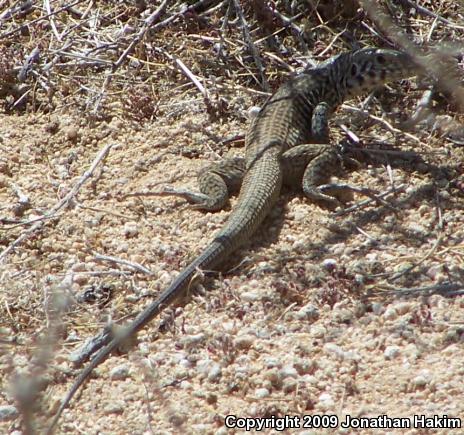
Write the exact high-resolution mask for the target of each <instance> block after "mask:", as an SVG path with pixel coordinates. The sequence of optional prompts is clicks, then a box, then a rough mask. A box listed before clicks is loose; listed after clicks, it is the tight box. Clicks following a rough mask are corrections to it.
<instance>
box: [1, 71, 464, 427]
mask: <svg viewBox="0 0 464 435" xmlns="http://www.w3.org/2000/svg"><path fill="white" fill-rule="evenodd" d="M171 79H172V77H167V80H166V81H165V82H163V84H162V86H163V90H162V92H161V91H160V95H159V112H158V114H157V116H156V117H155V119H154V120H153V121H152V122H146V123H144V124H140V123H136V122H131V121H129V120H128V117H126V116H124V114H123V113H122V112H118V113H119V115H114V116H111V117H109V118H108V120H106V121H104V122H96V123H91V122H90V121H88V119H87V117H85V116H82V112H81V111H79V110H77V109H73V108H68V109H66V110H61V111H56V112H52V113H50V114H44V113H43V112H42V111H40V110H39V111H37V112H35V113H30V112H27V111H26V112H22V113H6V112H1V113H0V219H1V220H0V251H3V250H5V249H8V248H9V247H10V246H11V245H12V244H13V243H15V240H16V239H17V238H18V237H21V236H22V235H24V234H25V233H27V231H28V229H29V228H31V225H32V223H27V222H30V221H34V220H35V219H38V218H40V217H42V216H44V214H46V213H47V212H48V211H50V210H52V209H53V207H54V206H55V205H56V204H57V203H59V202H60V201H61V200H62V199H63V198H65V197H66V195H67V194H69V192H71V189H72V188H73V187H74V186H76V184H77V183H79V181H82V180H83V181H85V182H84V184H83V185H82V187H81V188H80V189H79V191H78V193H77V194H76V195H74V196H73V198H72V200H71V201H70V202H69V203H68V204H67V206H66V207H63V208H61V209H60V210H58V211H57V212H56V213H55V214H54V215H53V216H51V217H50V218H47V219H46V220H45V221H44V225H43V226H41V227H40V228H38V229H37V231H35V232H33V233H32V234H30V235H29V236H28V237H26V238H25V240H24V241H22V242H21V243H19V244H18V245H17V246H16V247H15V249H14V250H13V251H12V252H11V253H9V255H8V256H7V257H6V258H5V261H4V262H3V263H2V264H0V289H1V291H0V338H1V340H0V382H1V388H0V432H1V433H6V434H14V435H19V434H21V433H26V432H25V431H21V427H22V426H21V422H22V421H23V418H24V416H25V415H27V412H25V413H24V412H23V414H20V411H21V410H20V409H19V407H18V404H17V402H16V401H15V399H14V397H15V395H16V396H17V395H18V394H20V395H21V394H22V396H26V397H27V395H28V394H29V393H30V397H34V400H33V403H32V404H28V405H27V407H28V408H29V410H30V411H31V413H30V414H29V418H30V420H31V421H32V422H33V423H34V424H35V425H36V426H37V428H38V429H37V433H44V428H45V427H46V426H47V422H49V421H50V418H51V417H52V415H53V413H54V412H55V411H56V409H57V407H58V405H59V402H60V400H61V399H62V398H63V397H64V395H65V393H66V391H67V390H68V389H69V388H70V386H71V385H72V382H73V380H74V379H75V377H76V374H77V373H78V370H77V369H75V367H74V365H73V363H72V362H71V361H70V360H69V357H70V355H72V353H73V352H74V351H75V350H76V349H78V348H79V347H80V346H82V345H83V344H84V342H85V341H86V340H87V339H89V338H90V337H92V336H94V335H96V334H98V333H99V332H100V331H101V330H102V328H103V327H104V326H105V325H107V324H108V322H110V321H112V322H116V323H124V322H127V321H129V320H130V319H131V318H132V317H133V316H134V315H135V314H136V313H138V312H139V311H140V310H141V309H142V308H143V307H144V306H145V305H146V304H147V303H149V301H150V300H152V299H153V298H154V297H156V295H157V294H158V293H159V292H160V291H161V290H163V289H164V288H166V286H167V285H168V284H169V283H170V281H171V280H172V279H173V278H174V277H175V276H176V275H177V274H178V273H179V271H180V270H181V269H182V267H183V266H185V265H186V264H187V262H188V261H189V259H191V258H192V257H194V256H195V254H197V253H198V252H200V250H201V248H202V247H204V246H205V245H206V243H207V242H208V240H209V239H210V238H211V237H212V235H213V234H214V233H215V231H217V230H218V229H219V228H220V227H221V225H222V224H223V223H224V221H225V219H226V217H227V216H228V214H229V212H230V207H229V208H228V209H226V210H223V211H220V212H217V213H203V212H200V211H195V210H192V209H190V208H189V207H188V206H186V203H185V201H184V200H182V199H179V198H173V197H166V196H155V195H142V193H147V192H159V191H160V190H161V189H162V188H163V187H165V186H175V187H186V188H190V189H195V186H196V182H195V175H196V173H197V172H198V171H199V170H200V169H201V168H203V167H204V166H205V165H207V164H208V163H211V162H213V161H217V160H219V159H220V158H221V157H225V156H230V155H241V154H243V148H242V147H243V141H240V140H238V141H232V142H227V143H221V142H220V141H221V140H222V139H224V138H231V137H234V136H237V135H242V134H244V132H245V131H246V125H247V121H246V119H245V114H246V110H247V109H248V108H249V107H251V106H252V105H258V106H259V105H261V104H262V103H263V101H264V96H260V95H259V93H257V92H254V93H253V92H248V91H246V90H244V89H243V88H239V87H237V88H234V89H229V92H228V93H227V98H228V101H229V116H228V117H227V118H226V119H223V120H217V119H216V120H211V119H210V118H209V117H208V115H207V114H206V112H205V107H204V104H203V99H202V98H201V97H200V96H199V95H198V93H197V92H196V91H195V90H194V89H193V87H192V85H191V84H190V83H189V82H188V80H185V79H183V82H182V83H183V84H182V86H180V85H179V86H177V85H178V84H175V83H174V82H172V80H171ZM177 79H178V76H177ZM186 88H188V89H190V93H188V94H187V93H186V92H185V89H186ZM192 89H193V91H192ZM421 95H422V93H421V91H420V90H418V89H417V87H416V82H414V81H405V82H403V83H401V84H394V85H392V86H389V87H388V88H387V89H384V90H383V91H382V92H381V93H380V94H378V95H377V96H376V97H375V98H371V99H370V100H369V101H367V102H366V101H364V102H363V101H362V100H356V101H350V102H347V105H348V106H346V107H344V108H341V109H340V110H339V111H338V112H337V113H336V114H335V116H334V119H333V123H332V125H331V134H332V136H333V138H334V140H337V139H340V138H342V137H346V135H345V133H344V132H343V130H342V129H341V128H340V127H339V124H341V123H342V124H344V125H345V126H347V128H349V129H350V130H351V131H352V132H354V133H355V134H356V135H358V136H359V137H360V138H361V140H362V142H363V144H364V145H365V146H372V147H375V146H377V145H379V144H382V145H383V146H384V147H385V145H390V146H393V147H394V149H395V150H396V151H400V150H403V151H412V152H413V153H414V154H415V156H412V157H409V159H408V160H404V157H405V156H404V155H400V154H394V153H391V154H388V155H387V156H386V160H384V161H383V164H376V165H374V164H364V165H363V166H362V167H361V168H359V169H358V170H357V171H354V172H350V173H348V174H346V177H345V178H344V179H343V181H345V182H348V183H350V184H352V185H356V186H363V187H369V188H371V189H374V190H376V191H377V192H384V191H387V190H388V189H391V187H392V185H394V186H396V187H399V186H401V189H399V191H398V192H397V193H395V194H390V195H389V196H387V197H386V199H385V202H384V203H382V204H380V203H377V204H376V203H373V202H371V203H370V204H368V205H367V206H365V207H363V208H357V209H355V210H353V211H350V212H348V213H346V214H344V215H340V216H337V215H334V214H333V213H331V212H329V211H327V210H325V209H323V208H321V207H319V206H317V205H315V204H311V203H310V202H309V201H308V200H306V199H305V198H304V197H303V196H302V195H301V193H300V192H291V191H289V190H285V189H284V191H283V192H282V195H281V199H280V200H279V202H278V204H277V206H276V207H275V209H274V210H272V213H271V214H270V216H269V217H268V218H267V220H266V221H265V223H264V224H263V226H262V229H260V230H259V231H258V232H257V233H256V235H255V236H254V237H253V238H252V239H251V240H250V242H249V243H248V244H247V245H246V246H244V247H243V248H242V249H241V250H240V251H239V252H238V253H237V254H234V255H233V258H231V259H230V262H229V264H228V265H227V267H226V269H225V270H224V271H223V272H222V273H220V274H219V273H216V274H213V275H211V276H209V277H207V278H206V279H205V280H204V281H203V282H202V283H201V284H200V285H199V286H198V287H197V288H196V289H192V291H191V293H190V294H189V296H188V298H187V299H186V300H185V301H184V302H185V303H182V304H180V305H179V306H178V307H175V308H174V309H168V310H166V312H165V315H164V316H163V319H164V322H163V325H164V328H163V330H162V331H160V330H159V323H160V319H156V320H155V321H153V322H152V323H151V324H150V325H149V326H148V327H147V328H145V329H144V330H143V331H141V332H140V333H139V335H138V344H137V345H136V346H134V347H133V348H132V349H131V351H130V352H129V353H127V354H122V355H113V356H111V357H110V358H108V359H107V360H106V361H105V362H104V363H103V364H101V365H100V366H99V367H98V368H97V370H95V374H94V377H93V378H92V379H91V380H90V381H89V382H87V383H86V384H85V386H84V387H83V388H82V389H81V390H80V392H79V393H78V394H77V396H76V397H75V399H74V400H73V401H72V403H71V406H70V408H68V409H67V410H66V411H65V412H64V414H63V416H62V418H61V421H60V424H59V429H58V430H57V432H56V433H59V434H61V433H63V434H65V433H66V434H67V433H69V434H71V433H72V434H105V435H109V434H150V433H154V434H176V433H189V434H200V433H201V434H203V433H206V434H217V435H221V434H226V433H237V434H238V433H245V431H244V429H243V427H239V426H236V427H235V428H234V427H231V428H229V429H228V428H226V426H225V422H226V417H227V416H235V417H237V418H242V417H243V418H255V420H247V421H245V420H237V419H236V418H235V417H230V418H229V419H227V422H228V423H230V424H231V425H234V424H237V423H238V424H239V425H240V424H242V423H243V424H245V423H246V422H248V424H261V423H264V422H267V424H268V425H270V426H268V427H267V428H265V429H264V430H263V433H278V431H277V428H278V426H276V425H278V424H281V423H282V422H283V423H285V424H286V426H285V428H288V432H287V433H301V434H306V435H309V434H313V433H344V434H348V433H362V434H370V433H373V434H380V433H392V434H393V433H406V434H423V433H438V434H449V433H456V434H458V433H463V432H464V429H462V425H463V424H464V403H463V401H462V397H463V396H464V383H463V382H462V379H463V376H464V366H463V363H462V361H464V350H463V340H464V317H463V310H464V296H462V295H459V294H458V295H453V294H452V293H450V292H446V291H444V290H446V284H447V283H452V284H455V285H456V286H457V288H460V289H461V290H462V288H463V283H464V267H463V264H464V226H463V222H464V207H463V190H464V179H463V168H464V148H463V146H462V145H459V142H460V141H461V142H462V137H463V136H464V134H463V128H462V125H463V117H462V115H457V114H456V113H455V112H453V111H451V110H449V108H448V107H447V106H446V105H445V106H441V107H440V106H437V107H436V109H435V110H434V112H433V114H432V117H431V118H430V119H428V121H426V122H424V123H422V124H421V125H419V126H417V127H416V128H413V129H410V130H404V129H400V128H399V125H400V124H399V122H400V121H404V120H406V119H408V118H409V117H410V115H411V113H413V111H414V105H415V103H416V102H417V101H418V99H419V98H420V97H421ZM362 104H364V107H365V109H366V112H367V113H370V114H371V115H375V116H376V118H372V117H369V116H366V115H363V114H360V113H359V112H354V111H353V110H352V109H350V107H351V108H352V107H355V108H359V107H361V105H362ZM366 104H367V105H366ZM385 121H386V122H385ZM392 125H395V128H394V129H392V128H391V126H392ZM396 127H398V128H396ZM450 135H451V136H452V137H453V138H454V141H452V140H450V139H449V136H450ZM456 138H457V140H456ZM108 145H112V148H111V149H110V151H109V154H108V156H107V157H106V159H104V160H103V161H101V162H99V164H98V165H97V166H96V169H95V171H94V173H93V176H91V177H89V178H85V177H84V176H85V173H86V171H87V170H88V169H89V168H90V166H91V164H92V162H94V161H95V158H96V156H97V155H98V153H99V152H100V151H101V150H102V149H103V148H104V147H105V146H108ZM83 177H84V178H83ZM25 197H27V201H26V198H25ZM364 199H365V197H364V196H362V195H355V197H354V198H353V201H352V203H350V204H348V205H347V206H349V205H353V204H354V203H355V202H358V201H361V200H364ZM235 200H236V199H235V198H232V200H231V206H233V204H234V203H235ZM25 222H26V223H25ZM0 255H1V254H0ZM99 255H106V256H112V257H116V258H118V259H123V260H127V261H129V262H132V263H137V264H139V265H143V266H144V267H145V268H147V269H149V271H151V275H148V274H146V273H144V272H143V271H141V270H135V269H134V268H132V267H130V266H127V265H122V264H120V263H115V262H113V261H109V260H102V259H99V257H98V256H99ZM413 266H414V267H413ZM424 287H433V288H434V289H435V292H427V291H425V290H424ZM108 289H109V290H108ZM407 289H409V290H410V291H406V290H407ZM440 289H441V290H443V291H442V292H441V293H440V291H439V290H440ZM413 290H414V291H413ZM56 294H58V295H60V297H59V298H58V302H57V299H56V298H54V295H56ZM60 309H61V310H62V311H63V312H62V313H61V314H59V315H58V316H57V315H56V311H57V310H58V311H59V310H60ZM57 325H58V326H59V327H58V330H56V326H57ZM50 328H51V330H55V333H56V336H52V337H51V336H50ZM50 337H51V338H50ZM22 375H26V378H27V377H28V376H27V375H32V379H33V380H40V382H38V385H35V384H34V385H32V386H31V384H26V386H22V387H21V385H24V384H22V383H21V382H20V379H22V378H23V377H22ZM29 379H30V376H29ZM18 387H19V388H18ZM33 387H34V388H38V389H40V390H41V392H40V394H39V395H38V396H37V397H35V395H34V394H33V391H32V390H30V391H28V389H32V388H33ZM23 403H27V401H23ZM23 411H24V410H23ZM382 415H385V416H386V417H384V423H383V424H386V423H385V421H388V422H390V424H392V425H393V424H403V425H406V424H407V422H409V427H407V426H405V427H404V428H403V429H394V428H385V427H384V428H382V429H374V428H372V427H373V426H372V425H374V423H375V422H374V420H370V425H371V428H370V429H366V428H364V429H357V428H356V425H357V424H361V423H363V422H364V423H365V422H366V421H368V420H366V419H367V418H376V417H378V416H382ZM286 416H287V420H286V421H285V420H278V419H284V418H285V417H286ZM414 416H416V421H415V420H414V418H415V417H414ZM421 416H422V417H421ZM400 417H403V418H406V419H407V421H406V422H405V420H399V418H400ZM346 418H348V419H354V420H352V423H351V424H352V425H351V427H348V428H343V427H342V426H343V425H342V423H343V422H344V421H345V419H346ZM358 418H364V420H358ZM394 418H397V420H393V419H394ZM424 418H427V419H431V420H424ZM453 418H455V419H458V420H452V419H453ZM258 419H261V420H258ZM263 419H267V420H263ZM375 421H380V420H375ZM380 423H382V422H380ZM380 423H379V424H380ZM413 423H415V426H414V425H413ZM456 423H459V424H460V425H461V428H460V429H455V430H454V431H453V430H451V427H452V426H451V425H452V424H456ZM427 424H429V425H432V426H431V427H429V428H424V427H422V426H421V425H427ZM272 425H274V427H273V426H272ZM291 425H293V428H292V426H291ZM324 425H325V426H326V427H325V428H324V427H322V426H324ZM440 425H441V426H440ZM327 426H328V427H327ZM433 427H434V428H435V429H433Z"/></svg>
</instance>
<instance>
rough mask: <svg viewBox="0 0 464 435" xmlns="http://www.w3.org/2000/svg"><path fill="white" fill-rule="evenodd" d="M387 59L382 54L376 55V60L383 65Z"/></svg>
mask: <svg viewBox="0 0 464 435" xmlns="http://www.w3.org/2000/svg"><path fill="white" fill-rule="evenodd" d="M386 61H387V60H386V59H385V56H384V55H383V54H379V55H378V56H377V62H379V63H380V64H381V65H383V64H384V63H385V62H386Z"/></svg>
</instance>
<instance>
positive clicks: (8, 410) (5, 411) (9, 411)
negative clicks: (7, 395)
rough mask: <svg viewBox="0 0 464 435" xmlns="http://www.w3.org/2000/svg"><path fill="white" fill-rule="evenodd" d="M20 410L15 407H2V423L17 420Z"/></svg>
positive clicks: (0, 408) (0, 417)
mask: <svg viewBox="0 0 464 435" xmlns="http://www.w3.org/2000/svg"><path fill="white" fill-rule="evenodd" d="M18 415H19V412H18V410H17V409H16V408H15V407H14V406H13V405H3V406H0V421H10V420H14V419H15V418H17V417H18Z"/></svg>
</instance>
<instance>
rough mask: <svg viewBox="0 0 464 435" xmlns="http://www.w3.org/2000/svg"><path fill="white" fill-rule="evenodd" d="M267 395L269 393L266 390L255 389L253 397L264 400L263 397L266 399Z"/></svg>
mask: <svg viewBox="0 0 464 435" xmlns="http://www.w3.org/2000/svg"><path fill="white" fill-rule="evenodd" d="M269 394H270V392H269V390H268V389H267V388H257V389H256V390H255V397H256V398H257V399H264V398H265V397H268V396H269Z"/></svg>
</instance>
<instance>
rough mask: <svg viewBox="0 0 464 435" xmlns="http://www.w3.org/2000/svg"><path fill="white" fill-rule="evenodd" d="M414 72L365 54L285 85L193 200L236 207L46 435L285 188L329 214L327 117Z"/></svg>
mask: <svg viewBox="0 0 464 435" xmlns="http://www.w3.org/2000/svg"><path fill="white" fill-rule="evenodd" d="M417 72H418V66H416V63H415V62H414V61H413V60H412V59H411V57H410V56H408V55H407V54H405V53H402V52H399V51H395V50H386V49H375V48H367V49H362V50H358V51H352V52H348V53H344V54H341V55H338V56H335V57H333V58H331V59H329V60H328V61H326V62H324V63H322V64H320V65H319V66H318V67H317V68H313V69H307V70H305V71H304V72H302V73H300V74H298V75H296V76H295V77H293V78H292V79H290V80H289V81H287V82H286V83H285V84H283V85H282V86H281V87H280V88H279V89H278V90H277V92H276V93H275V94H274V95H273V96H272V97H270V98H269V99H268V101H267V102H266V103H265V104H264V106H263V107H262V109H261V110H260V112H259V113H258V115H257V116H256V117H255V118H254V119H253V121H252V122H251V125H250V127H249V130H248V134H247V136H246V144H245V145H246V156H245V158H244V159H241V158H235V159H230V160H226V161H225V162H223V163H221V164H216V165H213V167H212V168H211V170H210V171H206V172H203V173H202V175H200V177H199V184H200V191H201V192H202V193H203V195H202V196H199V197H195V195H191V196H190V199H193V200H196V201H197V202H198V201H201V202H200V203H199V204H197V207H198V208H203V209H206V210H217V209H220V208H221V207H222V206H223V205H224V204H225V202H226V201H227V200H228V195H229V193H231V192H232V191H233V190H236V189H238V188H239V187H240V194H239V197H238V200H237V204H236V205H235V207H234V209H233V211H232V212H231V214H230V216H229V218H228V219H227V221H226V223H225V224H224V226H223V227H222V229H221V230H219V232H218V233H217V234H216V235H215V236H214V238H213V240H212V241H211V242H210V243H209V245H207V246H206V248H204V250H203V251H202V252H201V253H200V254H199V255H198V256H197V257H196V258H195V259H194V260H193V261H192V262H191V263H190V264H189V265H188V266H187V267H185V269H184V270H182V272H180V274H179V275H178V276H177V278H176V279H175V280H174V281H173V282H172V283H171V285H170V286H169V287H168V288H167V289H166V290H164V291H163V292H162V293H161V294H160V295H159V296H158V298H157V299H156V300H155V301H153V302H151V303H150V304H149V305H148V306H147V307H146V308H145V309H144V310H143V311H142V312H141V313H140V314H139V315H138V316H137V317H136V318H135V320H134V321H133V322H132V323H130V324H129V325H128V326H127V327H126V328H124V330H123V332H122V333H121V334H118V335H117V337H115V338H113V339H112V340H111V341H110V342H109V343H108V344H107V345H105V346H104V347H103V348H101V349H100V350H99V351H98V352H97V354H96V356H95V357H94V358H93V359H92V360H91V362H90V363H89V364H88V366H87V367H85V368H84V369H83V371H82V372H81V373H80V375H79V376H78V378H77V379H76V381H75V382H74V384H73V386H72V387H71V389H70V390H69V392H68V394H67V395H66V397H65V398H64V400H63V402H62V404H61V406H60V408H59V410H58V412H57V413H56V415H55V417H54V419H53V422H52V424H51V426H50V428H49V433H51V432H52V430H53V427H54V426H55V425H56V423H57V421H58V419H59V417H60V415H61V413H62V412H63V410H64V409H65V408H66V407H67V405H68V403H69V401H70V400H71V398H72V397H73V396H74V394H75V393H76V391H77V390H78V389H79V387H80V386H81V385H82V384H83V383H84V382H85V380H86V379H87V378H88V376H89V375H90V373H91V372H92V370H93V369H94V368H95V367H97V366H98V365H99V364H100V363H101V362H102V361H103V360H105V359H106V357H107V356H108V355H109V354H110V353H111V352H112V351H114V350H115V349H116V348H117V347H119V346H120V344H121V343H122V342H123V341H124V340H125V339H127V338H128V337H130V336H133V335H135V334H136V333H137V331H139V330H140V329H141V328H143V327H144V326H145V325H146V324H147V323H148V322H150V321H151V320H152V319H153V318H154V317H155V316H156V315H158V314H159V313H160V312H161V310H162V309H163V308H165V307H166V306H167V305H169V304H170V303H172V302H173V301H174V300H175V299H177V298H178V297H179V296H180V295H181V294H183V293H184V292H185V290H186V289H187V288H188V286H189V285H190V284H191V281H192V279H194V278H195V276H196V275H197V273H198V270H199V269H200V270H216V269H217V268H218V267H220V266H221V264H222V263H223V262H224V261H225V260H226V259H227V258H228V257H230V256H231V254H232V253H233V252H234V251H235V250H236V249H237V248H238V247H239V246H240V245H242V244H243V243H244V242H245V241H248V240H249V239H250V236H251V235H252V234H253V233H254V232H255V231H256V229H257V228H258V227H259V226H260V225H261V223H262V221H263V219H264V218H265V217H266V215H267V214H268V213H269V211H270V210H271V208H272V207H273V206H274V204H275V203H276V201H277V198H278V196H279V193H280V190H281V187H282V184H283V183H288V184H291V185H295V184H302V186H303V191H304V193H305V194H306V196H308V197H309V198H310V199H312V200H316V201H322V202H324V203H326V205H328V206H329V207H331V208H333V207H335V206H336V205H338V204H339V201H338V200H337V199H336V198H335V197H332V196H329V195H327V194H325V193H323V192H322V191H321V190H319V188H318V186H320V185H321V184H323V183H326V182H327V181H328V178H329V177H330V176H331V175H332V174H333V172H334V171H336V170H338V169H339V167H340V165H341V163H342V162H341V159H342V158H341V156H340V153H339V152H338V150H337V147H335V146H331V145H328V116H329V115H330V114H331V113H332V112H333V111H334V110H335V109H336V108H337V106H338V105H339V104H341V103H342V102H343V101H344V100H345V99H346V98H348V97H351V96H354V95H358V94H360V93H362V92H365V91H368V90H372V89H373V88H375V87H377V86H379V85H381V84H383V83H385V82H388V81H393V80H398V79H402V78H406V77H409V76H412V75H415V74H416V73H417ZM315 143H318V144H317V145H316V144H315ZM187 196H189V195H187Z"/></svg>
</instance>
